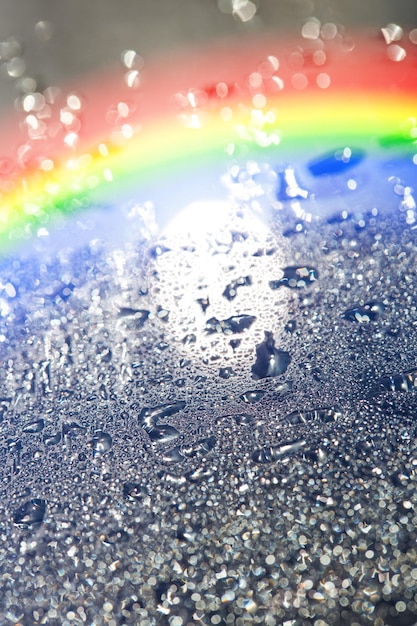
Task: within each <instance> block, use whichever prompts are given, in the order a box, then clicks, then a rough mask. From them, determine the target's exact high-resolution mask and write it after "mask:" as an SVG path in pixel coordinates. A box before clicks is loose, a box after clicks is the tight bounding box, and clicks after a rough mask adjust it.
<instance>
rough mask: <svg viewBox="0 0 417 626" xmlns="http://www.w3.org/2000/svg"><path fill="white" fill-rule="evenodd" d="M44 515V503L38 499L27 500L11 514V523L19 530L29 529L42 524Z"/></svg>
mask: <svg viewBox="0 0 417 626" xmlns="http://www.w3.org/2000/svg"><path fill="white" fill-rule="evenodd" d="M45 513H46V501H45V500H41V499H40V498H34V499H32V500H28V501H27V502H25V503H24V504H22V505H21V506H20V507H19V508H18V509H17V510H16V511H15V512H14V514H13V522H14V523H15V524H16V526H20V527H21V528H30V527H31V526H38V525H40V524H41V523H42V521H43V518H44V517H45Z"/></svg>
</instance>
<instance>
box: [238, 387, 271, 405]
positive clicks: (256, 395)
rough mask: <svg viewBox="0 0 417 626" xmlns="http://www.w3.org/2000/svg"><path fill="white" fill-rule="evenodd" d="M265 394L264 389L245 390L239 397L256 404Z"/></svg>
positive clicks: (248, 402)
mask: <svg viewBox="0 0 417 626" xmlns="http://www.w3.org/2000/svg"><path fill="white" fill-rule="evenodd" d="M265 394H266V391H263V390H262V389H253V390H252V391H245V393H242V395H240V396H239V398H240V399H241V400H243V402H246V404H256V403H257V402H259V401H260V400H262V398H263V397H264V395H265Z"/></svg>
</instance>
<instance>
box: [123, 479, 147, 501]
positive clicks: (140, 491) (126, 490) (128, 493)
mask: <svg viewBox="0 0 417 626" xmlns="http://www.w3.org/2000/svg"><path fill="white" fill-rule="evenodd" d="M123 495H124V496H125V498H128V500H136V501H138V500H143V499H144V498H145V497H146V496H147V493H146V490H145V489H144V487H143V486H142V485H140V484H139V483H134V482H128V483H125V484H124V485H123Z"/></svg>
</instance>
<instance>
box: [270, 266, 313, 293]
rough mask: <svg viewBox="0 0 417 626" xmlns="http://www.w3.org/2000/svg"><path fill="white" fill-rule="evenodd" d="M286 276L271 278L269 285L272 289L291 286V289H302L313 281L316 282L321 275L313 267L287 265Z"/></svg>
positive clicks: (284, 270)
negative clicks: (277, 278)
mask: <svg viewBox="0 0 417 626" xmlns="http://www.w3.org/2000/svg"><path fill="white" fill-rule="evenodd" d="M282 271H283V272H284V276H283V277H282V278H280V279H279V280H271V281H270V282H269V286H270V288H271V289H278V288H279V287H283V286H284V287H289V288H290V289H302V288H304V287H307V286H308V285H310V284H311V283H314V282H316V280H317V279H318V277H319V275H318V272H317V270H315V269H314V268H313V267H306V266H303V267H285V268H284V269H283V270H282Z"/></svg>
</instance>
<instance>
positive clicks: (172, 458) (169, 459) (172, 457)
mask: <svg viewBox="0 0 417 626" xmlns="http://www.w3.org/2000/svg"><path fill="white" fill-rule="evenodd" d="M183 460H184V455H183V454H182V452H181V449H180V448H179V447H178V446H176V447H175V448H171V450H167V451H166V452H164V454H163V455H162V461H163V462H164V463H181V461H183Z"/></svg>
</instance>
